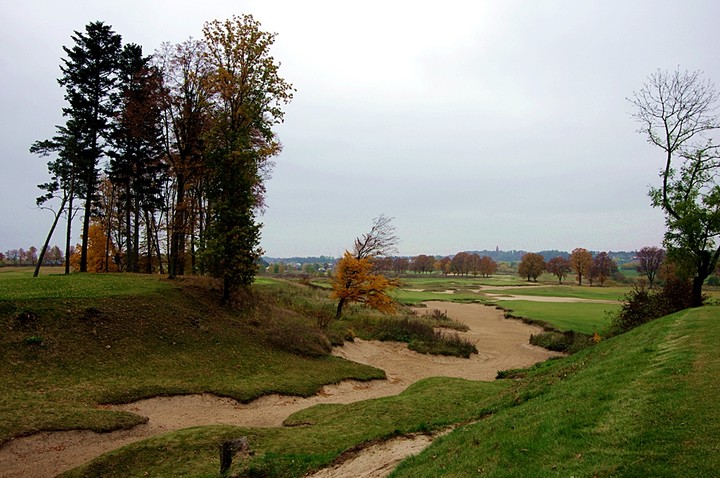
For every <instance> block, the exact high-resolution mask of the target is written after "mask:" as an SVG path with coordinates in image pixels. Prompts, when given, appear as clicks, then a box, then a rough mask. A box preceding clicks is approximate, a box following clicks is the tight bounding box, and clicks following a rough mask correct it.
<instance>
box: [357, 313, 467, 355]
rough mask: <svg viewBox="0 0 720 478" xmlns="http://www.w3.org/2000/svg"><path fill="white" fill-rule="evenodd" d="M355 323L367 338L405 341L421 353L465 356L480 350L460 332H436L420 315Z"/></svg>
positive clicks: (359, 331)
mask: <svg viewBox="0 0 720 478" xmlns="http://www.w3.org/2000/svg"><path fill="white" fill-rule="evenodd" d="M355 325H356V326H357V332H358V334H359V335H360V336H362V337H364V338H366V339H374V340H384V341H396V342H405V343H407V344H408V348H410V349H411V350H415V351H416V352H420V353H427V354H433V355H451V356H455V357H465V358H467V357H469V356H470V354H472V353H477V348H475V344H474V343H472V342H470V341H468V340H466V339H463V338H461V337H460V336H459V335H458V334H457V333H452V334H447V333H443V332H441V331H436V330H435V329H434V328H433V326H432V325H431V323H429V322H428V321H426V320H422V319H419V318H409V317H402V318H396V317H383V318H379V319H364V320H360V321H358V322H357V323H356V324H355Z"/></svg>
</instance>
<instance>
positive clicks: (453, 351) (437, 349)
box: [408, 330, 478, 358]
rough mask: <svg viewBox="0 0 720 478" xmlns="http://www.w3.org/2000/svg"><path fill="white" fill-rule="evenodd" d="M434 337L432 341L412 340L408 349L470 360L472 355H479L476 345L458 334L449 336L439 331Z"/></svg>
mask: <svg viewBox="0 0 720 478" xmlns="http://www.w3.org/2000/svg"><path fill="white" fill-rule="evenodd" d="M434 335H435V336H434V338H433V339H432V340H430V341H422V340H412V341H410V343H409V344H408V348H409V349H410V350H414V351H416V352H420V353H425V354H432V355H449V356H453V357H463V358H469V357H470V355H471V354H476V353H478V350H477V347H475V344H474V343H472V342H470V341H469V340H467V339H463V338H462V337H460V336H459V335H458V334H457V333H452V334H447V333H443V332H441V331H439V330H438V331H435V333H434Z"/></svg>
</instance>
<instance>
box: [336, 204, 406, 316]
mask: <svg viewBox="0 0 720 478" xmlns="http://www.w3.org/2000/svg"><path fill="white" fill-rule="evenodd" d="M397 243H398V238H397V236H396V235H395V227H394V226H393V225H392V218H389V217H386V216H384V215H380V216H378V217H377V218H375V219H374V220H373V226H372V228H371V229H370V232H368V233H367V234H363V235H362V236H360V237H358V238H356V239H355V245H354V248H353V252H350V251H345V254H344V255H343V258H342V259H340V261H339V262H338V263H337V265H336V266H335V274H334V275H333V279H332V288H333V292H332V297H333V298H334V299H338V306H337V312H336V313H335V318H336V319H339V318H340V317H341V316H342V311H343V307H344V306H345V304H348V303H351V302H356V303H360V304H365V305H367V306H368V307H371V308H373V309H377V310H379V311H380V312H383V313H389V312H392V311H393V310H395V304H394V302H393V300H392V298H391V297H390V296H389V295H388V292H389V291H390V290H392V289H394V288H395V287H398V286H399V285H400V281H399V280H398V279H397V278H391V277H386V276H384V275H383V274H381V273H379V272H377V271H376V270H375V267H374V262H375V260H376V259H378V258H380V257H382V256H387V255H389V254H390V253H392V252H394V251H395V250H396V246H397Z"/></svg>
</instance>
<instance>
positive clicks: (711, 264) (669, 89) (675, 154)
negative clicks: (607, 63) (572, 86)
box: [629, 69, 720, 307]
mask: <svg viewBox="0 0 720 478" xmlns="http://www.w3.org/2000/svg"><path fill="white" fill-rule="evenodd" d="M719 100H720V95H718V92H717V91H716V90H715V86H714V85H713V83H712V82H710V81H709V80H706V79H704V78H703V77H702V74H701V73H700V72H697V71H696V72H692V73H688V72H681V71H680V70H679V69H678V70H675V71H673V72H667V71H660V70H658V71H657V72H656V73H654V74H652V75H650V77H649V78H648V81H647V82H646V83H645V84H644V85H643V88H642V89H641V90H640V91H639V92H636V93H634V95H633V97H632V98H629V101H630V102H631V103H632V104H633V105H634V106H635V113H634V114H633V117H634V118H635V119H636V120H637V121H638V122H639V123H640V125H641V126H640V129H639V130H638V131H639V132H640V133H642V134H644V135H646V136H647V140H648V142H650V143H651V144H653V145H655V146H657V147H659V148H660V149H662V150H663V151H664V153H665V158H664V166H663V168H662V169H661V170H660V177H661V179H662V186H661V187H659V188H651V189H650V197H651V199H652V205H653V206H654V207H660V208H662V209H663V211H665V215H666V224H667V228H668V230H667V232H666V234H665V246H666V247H667V249H668V254H669V255H670V256H671V257H672V259H673V260H674V261H676V262H678V263H680V264H683V265H684V266H685V267H687V268H688V269H689V270H690V271H692V274H693V276H694V277H693V287H692V301H691V303H692V305H693V306H694V307H696V306H699V305H702V285H703V282H704V281H705V279H706V278H707V277H708V276H709V275H710V274H711V273H712V272H713V271H714V270H715V267H716V265H717V262H718V258H719V257H720V247H719V246H718V245H717V243H716V239H717V237H718V236H720V186H718V185H717V177H718V174H720V150H719V145H718V141H717V138H716V135H717V132H718V130H720V115H719V114H718V103H719ZM714 135H715V136H714Z"/></svg>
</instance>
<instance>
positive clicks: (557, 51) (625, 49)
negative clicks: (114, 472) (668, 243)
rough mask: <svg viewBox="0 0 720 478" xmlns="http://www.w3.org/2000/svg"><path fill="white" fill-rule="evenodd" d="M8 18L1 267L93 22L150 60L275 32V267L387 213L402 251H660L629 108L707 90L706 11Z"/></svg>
mask: <svg viewBox="0 0 720 478" xmlns="http://www.w3.org/2000/svg"><path fill="white" fill-rule="evenodd" d="M3 4H4V5H3V8H2V11H3V13H2V22H3V28H2V29H0V46H1V48H2V55H0V72H1V74H0V92H2V93H1V96H0V101H1V102H2V103H1V107H0V124H1V126H2V128H1V129H0V131H2V141H0V251H5V250H7V249H10V248H19V247H23V248H27V247H29V246H31V245H35V246H37V247H40V246H41V245H42V241H43V240H44V237H45V234H46V233H47V229H48V227H49V225H50V222H51V219H52V215H51V214H50V213H49V212H47V211H39V210H37V209H36V208H35V206H34V204H35V201H34V199H35V197H36V196H37V195H38V190H37V188H36V185H37V184H39V183H42V182H44V181H46V180H47V170H46V165H45V163H46V159H44V158H37V157H34V156H32V155H30V153H29V152H28V147H29V146H30V144H31V143H32V142H33V141H35V140H37V139H46V138H49V137H51V136H52V135H53V133H54V125H56V124H61V123H62V122H63V119H62V117H61V108H62V107H63V104H64V103H63V98H62V97H63V91H62V89H61V88H60V87H59V86H58V84H57V82H56V79H57V78H58V77H59V75H60V71H59V67H58V65H59V64H60V61H61V58H62V56H63V51H62V46H63V45H71V39H70V36H71V34H72V32H73V30H82V29H84V26H85V25H86V24H87V23H88V22H90V21H95V20H102V21H104V22H106V23H108V24H110V25H112V26H113V28H114V29H115V31H116V32H117V33H119V34H120V35H122V37H123V41H124V42H128V43H129V42H133V43H139V44H141V45H142V46H143V48H144V49H145V51H146V53H151V52H152V51H154V50H155V49H156V48H158V47H159V45H160V43H161V42H164V41H169V42H172V43H177V42H181V41H184V40H186V39H187V38H189V37H191V36H192V37H195V38H199V37H200V36H201V28H202V24H203V22H205V21H208V20H213V19H221V20H222V19H225V18H229V17H230V16H232V15H233V14H241V13H250V14H252V15H253V16H254V17H255V18H256V19H257V20H259V21H260V22H261V23H262V25H263V28H264V29H265V30H267V31H273V32H277V33H278V36H277V39H276V43H275V47H274V50H273V54H274V56H275V58H276V59H278V60H279V61H280V62H281V63H282V67H281V74H282V75H283V76H284V77H285V78H286V79H287V80H288V81H290V82H291V83H293V85H294V86H295V88H296V89H297V93H296V95H295V100H294V101H293V103H292V104H290V105H289V106H288V107H287V109H286V111H287V113H286V117H285V124H283V125H282V126H281V127H280V128H278V133H279V136H280V139H281V141H282V142H283V144H284V150H283V152H282V154H281V155H280V156H279V157H278V158H277V161H276V163H277V165H276V167H275V170H274V173H273V177H272V179H271V180H270V181H269V182H268V184H267V187H268V195H267V202H268V210H267V212H266V214H265V215H264V216H263V217H262V222H263V223H264V224H265V226H264V229H263V240H262V246H263V248H264V249H265V250H266V253H267V254H268V255H270V256H275V257H287V256H293V255H300V256H307V255H321V254H324V255H332V256H339V255H340V254H342V252H343V250H344V248H346V247H350V246H351V245H352V241H353V239H354V237H355V236H357V235H359V234H361V233H363V232H365V231H366V230H367V229H368V228H369V226H370V224H371V221H372V218H373V217H375V216H377V215H379V214H381V213H384V214H385V215H387V216H391V217H394V218H395V220H394V224H395V226H396V227H397V232H398V235H399V236H400V238H401V244H400V248H399V252H400V253H401V254H404V255H416V254H421V253H427V254H451V253H455V252H458V251H461V250H475V249H494V248H495V247H496V246H499V247H500V248H501V249H503V250H510V249H523V250H530V251H536V250H541V249H561V250H571V249H573V248H575V247H585V248H588V249H591V250H632V249H637V248H640V247H642V246H645V245H660V243H661V241H662V234H663V230H664V226H663V217H662V214H661V213H660V212H659V211H657V210H653V209H652V208H651V207H650V202H649V199H648V197H647V190H648V185H650V184H656V183H657V180H658V178H657V172H658V170H659V168H660V166H661V161H662V155H661V152H660V151H659V150H656V149H654V148H653V147H651V146H650V145H648V144H647V143H646V142H645V139H644V138H643V137H642V136H641V135H639V134H637V133H636V132H635V130H636V129H637V125H636V124H635V123H634V122H633V120H632V119H631V118H630V113H631V111H632V109H631V106H630V104H629V103H628V102H627V101H626V99H625V98H626V97H629V96H631V95H632V93H633V91H635V90H638V89H640V88H641V87H642V84H643V82H644V81H645V80H646V78H647V76H648V75H649V74H651V73H653V72H654V71H655V70H657V69H658V68H659V69H669V70H673V69H675V68H676V67H678V66H679V67H680V68H682V69H688V70H702V71H704V73H705V75H706V77H708V78H710V79H711V80H713V81H715V82H719V81H720V62H718V53H717V51H718V45H720V28H718V19H720V2H717V1H716V0H689V1H688V0H686V1H680V0H672V1H669V0H659V1H658V0H642V1H631V0H617V1H611V0H608V1H577V0H559V1H549V0H548V1H543V0H535V1H531V0H526V1H517V0H516V1H507V0H502V1H501V0H495V1H482V0H480V1H453V0H444V1H442V2H439V1H434V2H428V1H391V0H385V1H375V0H367V1H363V2H338V1H313V0H308V1H293V0H277V1H275V0H265V1H242V0H203V1H184V0H123V1H114V0H105V1H102V2H100V1H96V0H87V1H84V0H66V1H62V2H60V1H57V0H26V1H24V2H19V1H18V2H16V1H11V0H6V1H4V2H3ZM61 242H62V239H61V235H60V233H58V234H57V235H56V238H55V239H54V240H53V241H52V243H58V244H59V243H61Z"/></svg>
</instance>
